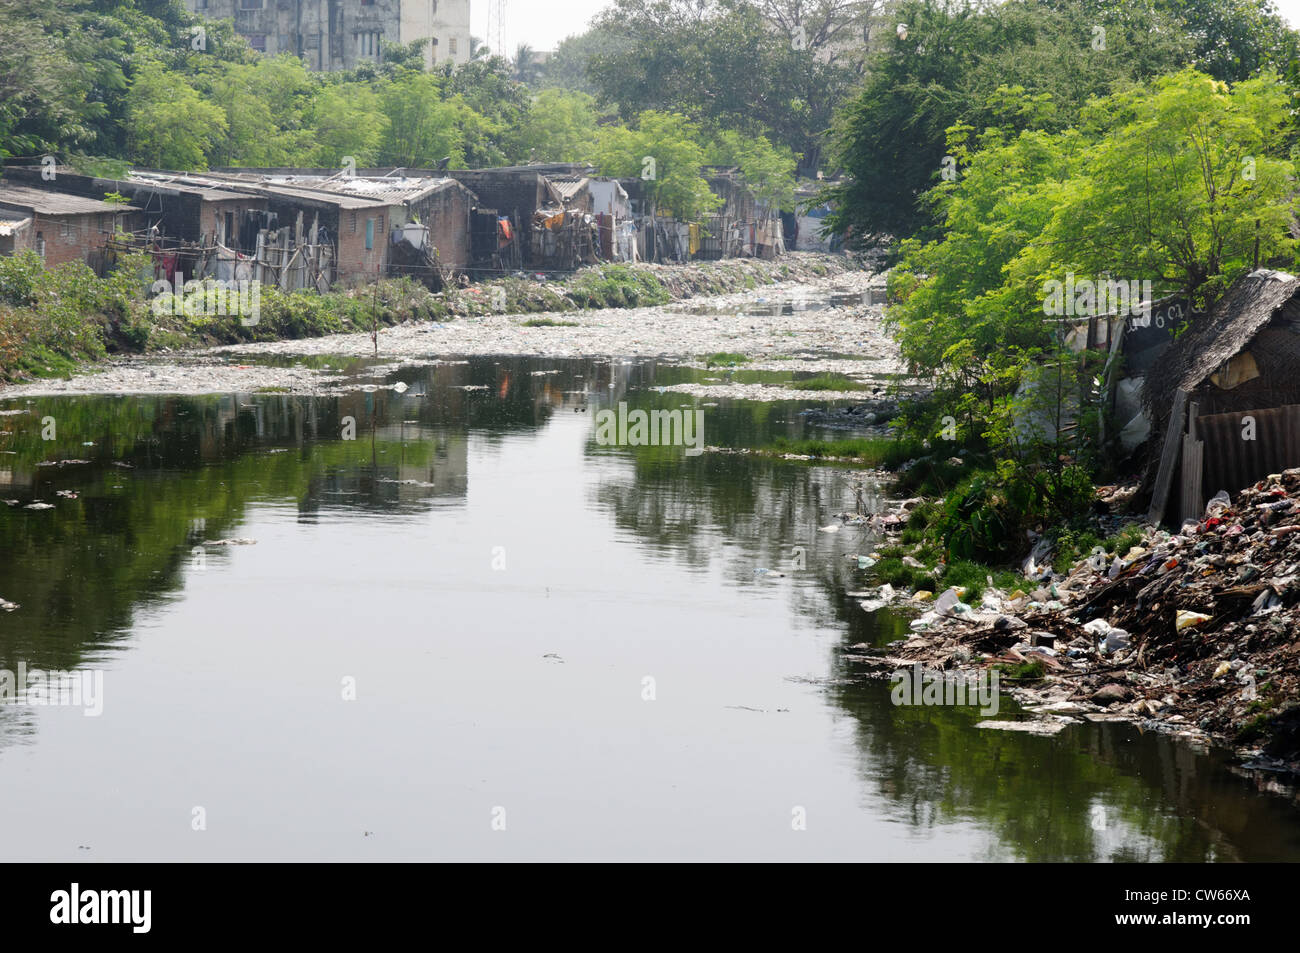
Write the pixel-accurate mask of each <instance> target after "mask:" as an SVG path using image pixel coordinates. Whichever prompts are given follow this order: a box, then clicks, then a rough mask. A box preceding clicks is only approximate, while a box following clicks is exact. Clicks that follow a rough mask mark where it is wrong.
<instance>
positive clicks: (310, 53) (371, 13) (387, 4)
mask: <svg viewBox="0 0 1300 953" xmlns="http://www.w3.org/2000/svg"><path fill="white" fill-rule="evenodd" d="M185 3H186V6H187V7H189V9H190V10H192V11H193V12H195V13H198V14H200V15H202V16H205V17H207V18H208V19H211V20H234V22H235V30H236V32H238V33H240V34H241V35H243V36H245V37H247V38H248V41H249V43H250V44H252V46H253V48H254V49H256V50H260V51H261V52H263V53H270V54H275V53H293V54H295V55H296V56H301V57H302V58H303V60H304V61H305V62H306V63H307V66H308V68H309V69H313V70H321V71H329V70H340V69H352V68H354V67H356V66H358V65H360V64H362V63H376V62H379V60H380V56H381V53H380V50H381V47H380V44H381V41H382V42H385V43H402V44H407V43H411V42H412V41H414V40H424V39H427V40H429V43H428V45H427V46H426V47H425V51H424V56H425V65H426V66H429V67H432V66H435V65H441V64H443V63H447V62H454V63H458V64H459V63H467V62H469V54H470V49H469V46H470V44H469V11H470V0H185Z"/></svg>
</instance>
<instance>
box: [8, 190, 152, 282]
mask: <svg viewBox="0 0 1300 953" xmlns="http://www.w3.org/2000/svg"><path fill="white" fill-rule="evenodd" d="M135 211H136V209H135V207H134V206H131V205H122V204H117V203H112V202H103V201H100V200H98V199H90V198H84V197H82V196H79V195H68V194H66V193H63V192H51V191H48V190H44V189H37V188H30V187H27V186H24V185H17V184H15V183H13V182H9V181H6V180H3V179H0V254H3V255H12V254H18V253H21V252H24V251H34V252H36V254H38V255H40V256H41V258H43V259H45V264H46V265H48V266H53V265H61V264H63V263H65V262H69V261H83V262H86V263H87V264H88V265H90V266H91V267H92V268H94V269H95V270H96V271H98V272H100V273H101V274H102V273H103V272H104V270H105V269H106V268H107V266H108V264H109V263H110V262H109V258H108V256H107V253H106V249H107V247H108V246H109V245H110V244H111V243H112V241H113V236H114V235H115V234H116V233H117V231H118V229H119V228H121V227H122V225H123V222H124V220H125V219H126V218H127V217H128V216H129V215H130V214H131V213H133V212H135Z"/></svg>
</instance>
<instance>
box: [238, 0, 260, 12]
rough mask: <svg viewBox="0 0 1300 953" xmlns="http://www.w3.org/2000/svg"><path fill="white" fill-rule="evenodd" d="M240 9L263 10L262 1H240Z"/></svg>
mask: <svg viewBox="0 0 1300 953" xmlns="http://www.w3.org/2000/svg"><path fill="white" fill-rule="evenodd" d="M239 9H241V10H260V9H262V0H239Z"/></svg>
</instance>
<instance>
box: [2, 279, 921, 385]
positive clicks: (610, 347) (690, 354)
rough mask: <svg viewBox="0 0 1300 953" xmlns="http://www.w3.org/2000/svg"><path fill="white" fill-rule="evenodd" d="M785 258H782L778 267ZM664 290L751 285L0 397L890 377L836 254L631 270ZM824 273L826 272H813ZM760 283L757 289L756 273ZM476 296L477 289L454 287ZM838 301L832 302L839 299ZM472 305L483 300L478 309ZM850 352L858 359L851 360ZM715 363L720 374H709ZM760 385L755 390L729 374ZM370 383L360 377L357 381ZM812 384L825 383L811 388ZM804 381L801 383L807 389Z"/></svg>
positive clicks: (259, 354) (878, 316) (870, 321)
mask: <svg viewBox="0 0 1300 953" xmlns="http://www.w3.org/2000/svg"><path fill="white" fill-rule="evenodd" d="M787 259H788V260H787ZM638 268H639V269H641V270H644V272H645V273H646V274H650V275H658V276H660V278H659V279H658V280H662V281H663V282H664V283H665V286H667V285H668V284H669V283H671V284H672V287H673V289H674V290H673V291H672V293H673V294H682V295H689V294H691V293H692V291H693V290H694V289H705V288H708V287H716V286H720V285H723V284H734V285H741V286H744V285H745V284H747V283H748V282H750V281H752V282H753V283H754V284H755V287H754V288H753V289H750V290H744V291H733V292H730V293H728V294H726V295H723V296H714V297H709V298H704V299H700V298H696V299H691V298H683V299H681V300H680V301H674V302H670V303H668V304H663V305H653V306H648V307H640V308H631V309H629V308H601V309H585V310H579V309H573V310H570V311H567V312H549V313H547V315H546V317H544V318H541V319H538V318H537V317H536V315H535V313H530V312H511V311H509V310H507V311H504V312H501V313H495V312H488V313H483V314H471V315H466V316H463V317H460V318H457V319H455V320H450V321H425V320H411V321H406V322H404V323H401V324H398V325H395V326H390V327H384V328H381V330H380V332H379V335H378V342H377V344H378V347H377V349H376V342H375V341H374V340H373V339H372V337H371V334H370V333H369V332H368V331H362V332H359V333H356V332H354V333H348V334H331V335H328V336H318V337H307V338H302V337H300V338H293V339H288V340H280V341H257V342H247V343H240V344H228V345H224V346H220V347H214V348H204V349H188V350H181V351H179V352H169V351H160V352H153V353H148V354H144V355H129V356H121V357H116V358H113V359H111V360H109V361H107V362H103V363H101V364H99V365H98V366H95V367H93V368H88V369H87V370H86V371H85V372H84V373H80V374H76V375H72V376H68V377H65V378H61V379H45V380H37V381H29V382H26V383H23V384H20V385H15V386H10V387H8V388H5V389H3V390H0V393H3V394H6V395H9V396H36V395H52V394H78V393H80V394H88V393H123V394H127V393H175V394H201V393H213V392H218V391H237V392H254V391H258V390H267V389H274V390H276V391H279V392H283V393H294V394H322V393H329V392H335V391H337V389H338V388H339V387H340V386H345V385H348V384H351V385H353V386H357V385H358V382H356V381H348V380H347V379H346V378H345V377H344V376H343V372H342V371H341V369H340V367H339V365H341V364H344V363H349V362H350V363H353V364H355V363H356V362H358V361H362V360H373V359H374V358H376V357H377V358H378V359H379V360H380V361H382V362H384V364H385V366H388V367H390V368H391V367H397V366H402V365H415V364H429V363H432V362H435V361H437V360H445V359H452V358H454V359H463V358H465V357H469V356H473V355H481V354H491V355H509V354H516V355H535V356H541V357H551V358H568V357H583V356H589V355H608V356H609V358H610V359H611V360H626V359H631V358H636V357H647V356H649V357H655V358H663V359H664V360H666V361H667V362H669V363H678V364H680V365H682V366H683V367H688V368H693V369H708V370H709V373H708V374H707V375H700V377H701V379H700V380H698V381H694V382H687V383H682V384H674V385H671V387H670V388H665V390H668V389H671V390H673V391H675V392H682V393H684V394H689V395H690V396H694V397H698V398H702V399H705V400H713V399H725V398H730V397H739V396H743V397H745V398H747V399H759V400H765V401H771V400H814V401H818V402H824V401H827V400H833V401H845V402H850V403H851V404H854V405H856V404H857V403H860V402H861V401H863V400H866V399H870V398H871V397H872V393H873V391H874V392H880V391H882V390H883V388H884V387H885V386H886V385H887V384H888V383H889V381H890V379H892V378H893V377H894V376H896V375H897V374H898V373H900V371H901V368H900V366H899V363H898V360H897V348H896V347H895V346H894V345H893V342H892V341H891V340H890V338H889V337H888V335H887V333H886V332H885V329H884V326H883V307H882V306H881V305H878V304H868V303H864V299H866V298H868V297H869V294H868V293H869V291H870V290H872V289H879V288H880V287H881V285H882V281H883V279H882V277H881V276H878V275H873V274H872V273H870V272H867V271H862V270H857V269H855V268H854V266H853V262H852V261H850V260H849V259H846V258H836V257H834V256H825V255H811V254H796V255H792V256H787V258H784V259H781V260H779V261H776V262H761V261H754V260H733V261H726V262H712V263H706V264H696V265H689V266H682V267H680V268H674V267H673V266H656V265H647V266H638ZM822 270H825V271H826V272H827V273H826V274H824V275H823V274H817V272H818V271H822ZM760 277H761V278H762V279H763V280H764V282H767V283H763V284H759V278H760ZM463 294H465V295H470V296H471V297H474V298H476V299H477V298H480V297H482V295H483V292H482V291H478V292H475V291H474V290H473V289H471V290H470V291H469V292H464V293H463ZM837 302H838V303H837ZM480 303H481V302H480ZM850 355H860V356H850ZM722 359H726V361H727V365H728V366H718V364H719V361H720V360H722ZM821 375H834V376H835V377H836V378H837V381H836V384H835V386H843V387H845V388H847V389H846V390H825V391H822V390H811V389H810V390H807V391H804V390H802V389H800V383H799V381H800V380H805V379H808V378H811V377H814V376H821ZM752 376H759V377H763V378H765V379H764V380H763V381H762V382H750V383H741V382H740V381H739V380H738V378H747V377H752ZM361 383H362V384H365V385H370V384H371V383H372V381H371V380H370V379H367V381H365V382H361ZM813 384H815V385H818V386H823V385H824V384H825V382H824V381H822V380H820V379H819V380H816V381H814V382H813ZM811 386H812V385H810V387H811Z"/></svg>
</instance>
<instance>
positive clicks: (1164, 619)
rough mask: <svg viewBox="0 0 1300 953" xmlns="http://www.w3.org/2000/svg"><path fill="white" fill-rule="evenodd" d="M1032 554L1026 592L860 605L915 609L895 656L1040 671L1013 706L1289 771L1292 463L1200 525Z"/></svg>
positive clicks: (1299, 635) (1294, 693)
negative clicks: (1162, 734) (1217, 746)
mask: <svg viewBox="0 0 1300 953" xmlns="http://www.w3.org/2000/svg"><path fill="white" fill-rule="evenodd" d="M1046 558H1047V549H1046V547H1040V548H1038V549H1036V550H1035V552H1034V553H1032V554H1031V556H1030V558H1028V559H1026V560H1025V565H1024V568H1025V569H1026V571H1029V572H1033V573H1035V574H1037V575H1035V581H1036V582H1038V583H1039V585H1038V586H1037V587H1036V589H1035V590H1034V591H1033V592H1032V593H1028V594H1026V593H1025V592H1022V591H1020V590H1017V591H1015V592H1012V593H1010V594H1008V593H1004V592H1002V591H999V590H997V589H994V588H992V587H990V588H989V589H987V590H986V591H985V594H984V598H983V600H982V603H981V605H979V606H970V605H968V604H966V603H965V602H963V601H962V600H961V598H960V597H961V595H962V593H960V592H959V591H958V590H956V589H952V588H949V589H947V590H943V589H942V583H941V582H940V583H939V584H938V585H936V586H935V587H934V588H935V590H937V592H938V594H937V596H936V595H935V593H932V592H929V591H927V590H922V591H918V592H915V593H907V592H901V593H898V594H897V598H893V599H891V598H888V597H884V598H882V596H881V595H880V594H876V596H875V598H872V599H868V600H866V601H865V602H864V608H865V607H867V606H868V605H870V606H872V607H875V606H877V604H878V603H879V604H881V605H883V604H885V603H887V602H891V601H892V602H893V603H894V604H900V603H901V604H903V605H909V604H910V605H913V606H916V605H918V601H919V602H920V604H921V606H923V607H924V608H926V609H927V610H928V611H925V612H923V613H922V614H921V615H920V616H918V617H917V618H916V619H914V620H913V621H912V623H911V626H912V630H913V633H914V636H913V638H912V639H908V640H905V641H903V642H901V643H894V644H893V645H892V646H891V649H892V650H893V653H894V654H895V655H896V656H897V658H896V659H894V661H900V662H903V663H905V664H913V663H915V662H917V661H920V662H922V663H924V664H928V665H931V666H934V667H937V668H943V669H954V668H962V667H976V668H986V667H990V666H994V665H1002V666H1004V667H1006V666H1011V665H1025V664H1026V663H1037V664H1038V665H1039V666H1041V668H1042V670H1043V675H1042V678H1041V679H1037V680H1034V681H1033V683H1032V685H1027V684H1017V686H1016V687H1015V688H1014V689H1013V691H1012V695H1013V696H1015V697H1016V698H1017V699H1018V700H1020V701H1021V702H1022V703H1025V704H1028V705H1042V704H1044V703H1063V704H1068V705H1071V706H1078V709H1077V711H1076V714H1077V715H1079V716H1081V717H1084V718H1087V719H1088V720H1107V721H1109V720H1124V721H1132V722H1137V723H1139V724H1141V725H1142V726H1143V728H1144V729H1148V728H1155V729H1157V730H1165V731H1172V732H1176V733H1178V734H1180V735H1182V736H1184V737H1188V738H1193V739H1196V740H1199V741H1202V742H1208V741H1211V740H1213V741H1216V742H1220V743H1224V744H1228V745H1231V746H1233V747H1235V748H1236V750H1237V752H1238V754H1239V755H1240V756H1241V757H1242V758H1244V759H1247V760H1250V761H1251V762H1252V763H1255V764H1257V765H1259V764H1264V765H1267V766H1269V767H1271V768H1273V769H1275V770H1290V771H1295V772H1300V704H1297V702H1298V701H1300V468H1298V469H1293V470H1287V471H1285V472H1283V473H1280V474H1273V475H1271V476H1269V477H1267V478H1266V479H1265V480H1263V481H1261V482H1259V483H1257V484H1255V485H1254V486H1252V487H1249V488H1247V489H1245V490H1243V491H1241V492H1240V493H1238V494H1236V496H1235V499H1232V498H1230V497H1229V495H1228V494H1227V493H1224V492H1221V493H1218V494H1216V496H1215V497H1214V498H1213V499H1211V501H1210V503H1209V504H1208V506H1207V507H1206V510H1205V513H1204V515H1203V517H1202V519H1200V520H1199V521H1197V522H1191V521H1189V522H1187V523H1185V524H1184V525H1183V526H1182V527H1180V528H1179V530H1178V532H1176V533H1170V532H1168V531H1166V530H1163V529H1159V528H1156V527H1150V526H1148V527H1146V529H1145V531H1144V534H1143V536H1142V538H1141V539H1140V540H1139V541H1138V543H1137V544H1136V545H1134V546H1132V547H1131V548H1129V549H1128V550H1127V551H1126V552H1123V553H1116V554H1114V555H1113V556H1112V555H1107V554H1106V553H1105V552H1104V551H1094V552H1093V553H1091V554H1089V555H1088V556H1087V557H1085V558H1083V559H1081V560H1080V561H1079V562H1078V563H1077V564H1076V565H1074V566H1073V567H1072V568H1071V569H1070V570H1069V571H1068V572H1067V573H1065V574H1064V575H1062V574H1059V573H1055V572H1053V571H1052V570H1051V569H1050V567H1049V568H1046V569H1045V568H1044V565H1045V563H1044V560H1045V559H1046ZM1026 588H1028V586H1026ZM891 595H892V594H891ZM922 634H923V638H918V636H920V635H922ZM1008 670H1009V669H1008ZM1064 717H1069V716H1064Z"/></svg>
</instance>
